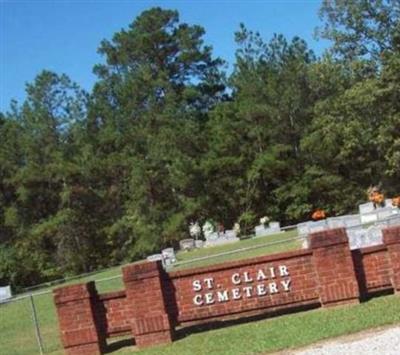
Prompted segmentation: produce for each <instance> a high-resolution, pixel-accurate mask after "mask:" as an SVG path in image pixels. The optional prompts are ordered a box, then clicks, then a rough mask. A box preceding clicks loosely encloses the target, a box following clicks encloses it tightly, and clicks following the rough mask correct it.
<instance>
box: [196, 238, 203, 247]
mask: <svg viewBox="0 0 400 355" xmlns="http://www.w3.org/2000/svg"><path fill="white" fill-rule="evenodd" d="M194 246H195V247H196V248H202V247H203V246H204V242H203V241H202V240H195V241H194Z"/></svg>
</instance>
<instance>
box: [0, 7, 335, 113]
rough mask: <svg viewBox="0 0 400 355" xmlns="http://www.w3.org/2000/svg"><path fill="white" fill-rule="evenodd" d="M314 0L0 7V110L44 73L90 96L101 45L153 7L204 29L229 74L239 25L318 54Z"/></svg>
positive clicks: (321, 43) (21, 96)
mask: <svg viewBox="0 0 400 355" xmlns="http://www.w3.org/2000/svg"><path fill="white" fill-rule="evenodd" d="M320 4H321V1H320V0H297V1H294V0H292V1H284V0H280V1H278V0H276V1H268V0H230V1H228V0H180V1H179V0H175V1H167V0H165V1H160V0H159V1H150V0H125V1H122V0H97V1H94V0H93V1H89V0H0V111H3V112H4V111H7V110H8V108H9V104H10V101H11V99H16V100H18V101H19V102H21V101H22V100H23V99H24V97H25V84H26V83H27V82H32V81H33V79H34V78H35V76H36V75H37V74H38V73H39V72H40V71H41V70H43V69H47V70H51V71H54V72H56V73H59V74H61V73H65V74H67V75H68V76H69V77H70V78H71V79H72V80H73V81H75V82H77V83H78V84H79V85H81V86H82V87H83V88H84V89H86V90H88V91H90V89H91V88H92V86H93V83H94V82H95V80H96V77H95V75H94V74H93V73H92V69H93V66H94V65H95V64H97V63H101V62H103V58H102V57H101V56H100V55H99V54H98V53H97V48H98V47H99V44H100V42H101V40H103V39H111V38H112V35H113V34H114V33H115V32H117V31H120V30H121V29H122V28H126V27H128V25H129V24H130V23H131V22H132V21H133V20H134V19H135V17H137V16H138V15H139V14H140V13H141V12H142V11H143V10H146V9H148V8H150V7H153V6H160V7H162V8H168V9H176V10H178V11H179V14H180V20H181V21H182V22H186V23H189V24H199V25H201V26H203V27H204V28H205V30H206V34H205V37H204V39H205V43H206V44H209V45H212V47H213V48H214V55H216V56H219V57H221V58H223V59H225V60H226V61H227V62H228V64H229V68H232V65H233V63H234V58H235V57H234V56H235V50H236V46H235V43H234V32H235V31H236V30H237V29H238V28H239V24H240V23H241V22H243V23H244V24H245V25H246V27H247V28H249V29H251V30H255V31H259V32H260V33H261V35H262V36H263V38H264V39H266V40H269V39H270V38H271V37H272V36H273V34H274V33H282V34H284V35H285V36H286V37H287V38H289V39H290V38H292V37H294V36H299V37H301V38H303V39H305V40H306V41H307V43H308V45H309V47H310V48H311V49H313V50H314V51H315V53H316V54H317V55H319V54H321V53H322V52H323V51H324V49H326V48H327V47H328V45H329V43H328V42H327V41H324V40H316V39H315V38H314V36H313V35H314V30H315V28H316V27H317V26H318V25H320V24H321V22H320V20H319V18H318V9H319V7H320Z"/></svg>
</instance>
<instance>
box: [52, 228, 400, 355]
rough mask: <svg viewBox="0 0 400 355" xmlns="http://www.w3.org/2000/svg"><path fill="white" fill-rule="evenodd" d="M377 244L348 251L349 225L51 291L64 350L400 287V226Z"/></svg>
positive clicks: (148, 339) (159, 338) (143, 340)
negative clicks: (222, 259) (263, 251)
mask: <svg viewBox="0 0 400 355" xmlns="http://www.w3.org/2000/svg"><path fill="white" fill-rule="evenodd" d="M382 234H383V238H382V240H383V242H382V243H381V244H379V245H376V246H372V247H367V248H360V249H355V250H350V248H349V242H348V238H347V235H346V231H345V229H344V228H337V229H329V230H324V231H320V232H316V233H313V234H311V235H310V236H309V243H308V244H309V248H307V249H302V250H297V251H291V252H286V253H279V254H274V255H266V256H262V257H257V258H252V259H246V260H240V261H232V262H226V263H223V264H217V265H213V266H208V267H201V268H193V269H188V270H182V271H176V272H169V273H168V272H166V271H165V270H164V269H163V267H162V264H161V262H160V261H144V262H138V263H135V264H131V265H128V266H125V267H124V268H123V269H122V272H123V280H124V284H125V290H122V291H119V292H110V293H105V294H98V293H97V291H96V289H95V285H94V283H91V282H89V283H84V284H79V285H72V286H65V287H62V288H58V289H56V290H54V300H55V304H56V306H57V313H58V318H59V324H60V331H61V338H62V343H63V346H64V348H65V350H66V353H67V354H79V355H84V354H101V353H103V352H105V351H106V339H107V338H109V337H112V336H118V335H123V334H131V335H132V337H133V338H134V341H135V344H136V345H137V346H138V347H139V348H141V347H147V346H152V345H156V344H164V343H169V342H171V341H173V339H174V329H175V328H176V327H177V326H178V325H183V326H185V325H189V324H190V325H192V324H200V323H206V322H211V321H215V320H218V319H226V318H229V317H242V316H249V315H255V314H262V313H263V314H268V313H275V312H277V311H279V312H285V311H293V310H302V309H304V310H305V309H309V308H311V307H313V308H315V307H320V306H322V307H328V306H334V305H340V304H347V303H358V302H359V301H360V299H363V298H365V297H370V296H373V295H374V294H377V293H381V292H400V226H399V225H397V226H392V227H389V228H386V229H383V231H382Z"/></svg>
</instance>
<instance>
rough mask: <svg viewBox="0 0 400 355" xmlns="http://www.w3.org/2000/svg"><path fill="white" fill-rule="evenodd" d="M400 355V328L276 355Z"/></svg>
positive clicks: (325, 342) (313, 345)
mask: <svg viewBox="0 0 400 355" xmlns="http://www.w3.org/2000/svg"><path fill="white" fill-rule="evenodd" d="M278 354H279V355H339V354H346V355H353V354H354V355H359V354H363V355H378V354H379V355H399V354H400V326H395V327H393V326H391V327H384V328H375V329H369V330H367V331H364V332H360V333H355V334H351V335H346V336H343V337H339V338H335V339H330V340H325V341H321V342H318V343H315V344H312V345H310V346H308V347H306V348H302V349H296V350H285V351H281V352H278V353H276V355H278Z"/></svg>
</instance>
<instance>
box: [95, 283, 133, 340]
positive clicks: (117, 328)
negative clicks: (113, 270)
mask: <svg viewBox="0 0 400 355" xmlns="http://www.w3.org/2000/svg"><path fill="white" fill-rule="evenodd" d="M128 308H129V306H128V302H127V299H126V292H125V291H124V290H123V291H116V292H108V293H103V294H100V295H99V296H98V299H97V302H96V307H95V309H96V313H97V317H98V319H99V322H100V328H101V330H102V331H103V332H104V333H105V335H106V337H111V336H118V335H123V334H126V333H130V331H131V326H130V320H129V318H128V317H127V310H128Z"/></svg>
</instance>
